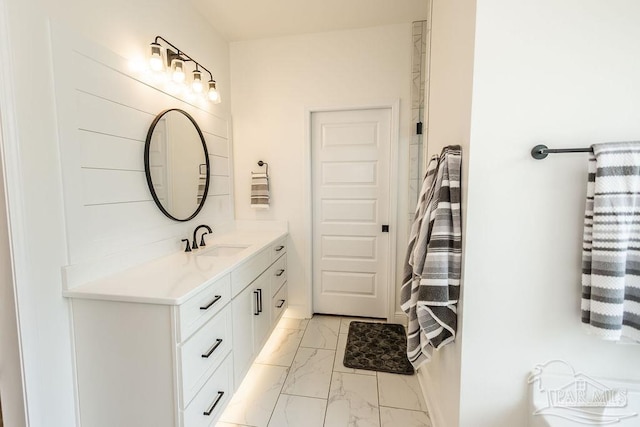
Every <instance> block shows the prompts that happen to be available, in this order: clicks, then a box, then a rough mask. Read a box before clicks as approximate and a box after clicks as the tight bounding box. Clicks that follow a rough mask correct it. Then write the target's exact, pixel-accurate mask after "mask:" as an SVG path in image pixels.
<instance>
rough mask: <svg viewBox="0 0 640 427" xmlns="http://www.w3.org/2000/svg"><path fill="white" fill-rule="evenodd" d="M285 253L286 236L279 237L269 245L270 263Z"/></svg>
mask: <svg viewBox="0 0 640 427" xmlns="http://www.w3.org/2000/svg"><path fill="white" fill-rule="evenodd" d="M286 253H287V236H284V237H281V238H280V239H278V240H277V241H276V242H275V243H273V244H271V262H273V261H275V260H277V259H278V258H280V257H281V256H282V255H284V254H286Z"/></svg>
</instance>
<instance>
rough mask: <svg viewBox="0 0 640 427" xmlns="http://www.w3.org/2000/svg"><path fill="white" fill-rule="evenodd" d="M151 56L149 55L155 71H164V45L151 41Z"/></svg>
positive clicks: (151, 65) (150, 64)
mask: <svg viewBox="0 0 640 427" xmlns="http://www.w3.org/2000/svg"><path fill="white" fill-rule="evenodd" d="M150 47H151V56H150V57H149V66H150V67H151V69H152V70H153V71H162V69H163V68H164V64H163V61H162V47H161V46H160V45H159V44H158V43H155V42H153V43H151V45H150Z"/></svg>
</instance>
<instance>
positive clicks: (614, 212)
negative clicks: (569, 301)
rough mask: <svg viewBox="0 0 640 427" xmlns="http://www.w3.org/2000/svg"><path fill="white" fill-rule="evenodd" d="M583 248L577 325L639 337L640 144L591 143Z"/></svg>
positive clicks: (611, 335)
mask: <svg viewBox="0 0 640 427" xmlns="http://www.w3.org/2000/svg"><path fill="white" fill-rule="evenodd" d="M592 149H593V154H591V155H590V158H589V181H588V184H587V204H586V210H585V217H584V240H583V249H582V304H581V306H582V323H583V324H585V326H586V327H587V328H588V330H589V332H591V333H593V334H594V335H597V336H599V337H601V338H603V339H606V340H620V339H622V338H624V339H631V340H634V341H640V142H615V143H609V144H594V145H593V146H592Z"/></svg>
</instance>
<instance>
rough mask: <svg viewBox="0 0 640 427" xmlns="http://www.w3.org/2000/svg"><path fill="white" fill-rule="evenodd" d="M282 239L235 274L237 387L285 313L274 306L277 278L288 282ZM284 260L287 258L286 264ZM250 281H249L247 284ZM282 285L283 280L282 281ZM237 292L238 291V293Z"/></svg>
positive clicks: (234, 307) (235, 369) (235, 370)
mask: <svg viewBox="0 0 640 427" xmlns="http://www.w3.org/2000/svg"><path fill="white" fill-rule="evenodd" d="M284 242H286V240H285V239H280V240H278V241H277V242H276V243H274V244H272V245H271V246H270V247H269V248H267V249H265V250H264V251H263V252H262V253H260V254H259V255H258V256H256V257H255V258H254V260H252V261H251V262H248V263H247V264H246V265H244V266H243V267H241V268H239V269H238V270H237V271H236V272H235V273H236V274H235V275H234V274H232V278H231V282H232V289H233V291H234V297H233V302H232V311H233V331H234V335H233V349H234V352H233V359H234V377H235V381H236V387H238V386H239V385H240V382H241V381H242V379H243V378H244V376H245V375H246V373H247V370H248V369H249V366H250V365H251V362H252V361H253V359H255V357H256V356H257V355H258V353H259V352H260V350H261V349H262V347H263V345H264V343H265V341H266V339H267V337H268V336H269V334H270V332H271V331H272V330H273V327H274V325H275V323H276V321H277V320H279V318H280V315H281V314H282V312H283V311H284V310H283V307H284V305H283V306H282V307H280V308H279V309H274V307H273V292H272V289H273V286H274V278H275V282H276V284H278V283H280V282H281V281H282V280H285V281H286V274H285V273H286V269H283V268H282V267H283V265H286V257H285V256H283V255H284V254H286V245H285V243H284ZM281 260H284V264H283V262H282V261H281ZM247 282H248V283H249V284H248V285H247ZM280 284H282V283H280ZM235 292H238V294H237V295H236V294H235Z"/></svg>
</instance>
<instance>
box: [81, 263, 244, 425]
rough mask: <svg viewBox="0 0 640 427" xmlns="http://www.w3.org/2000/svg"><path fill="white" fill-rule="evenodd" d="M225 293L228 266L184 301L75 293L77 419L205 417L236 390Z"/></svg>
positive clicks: (138, 421) (142, 421)
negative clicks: (110, 298) (174, 302)
mask: <svg viewBox="0 0 640 427" xmlns="http://www.w3.org/2000/svg"><path fill="white" fill-rule="evenodd" d="M230 301H231V287H230V277H229V275H228V274H227V275H225V276H224V277H223V278H221V279H219V280H217V281H215V282H214V283H212V284H211V285H209V286H207V287H206V289H204V290H203V291H201V292H200V293H198V294H197V295H195V296H194V297H193V298H191V299H189V300H188V301H187V302H186V303H185V304H184V305H182V306H171V305H161V304H141V303H135V302H121V301H105V300H90V299H74V300H73V301H72V313H73V320H74V338H75V349H76V365H77V381H78V399H79V403H80V419H81V423H82V426H91V427H102V426H104V427H107V426H109V427H113V426H116V425H117V426H122V427H127V426H131V427H134V426H136V427H137V426H154V427H162V426H167V427H174V426H184V427H192V426H193V427H196V426H208V425H210V424H211V423H212V422H213V421H214V420H215V419H217V417H218V415H219V412H221V410H222V408H223V407H224V406H225V405H226V403H227V402H228V400H229V399H230V397H231V395H232V394H233V377H232V375H231V373H232V368H231V367H232V363H231V361H232V356H231V349H232V345H231V344H232V341H233V339H232V325H231V317H232V316H231V306H230V304H229V302H230ZM204 356H207V357H204ZM213 389H215V390H213ZM219 392H220V393H219ZM219 396H220V399H219V400H218V397H219ZM216 400H217V405H216V408H214V410H213V411H211V413H210V414H209V415H205V412H207V411H208V410H209V409H210V408H211V406H213V403H215V402H216ZM204 402H206V403H204ZM187 420H191V421H189V422H187Z"/></svg>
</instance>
